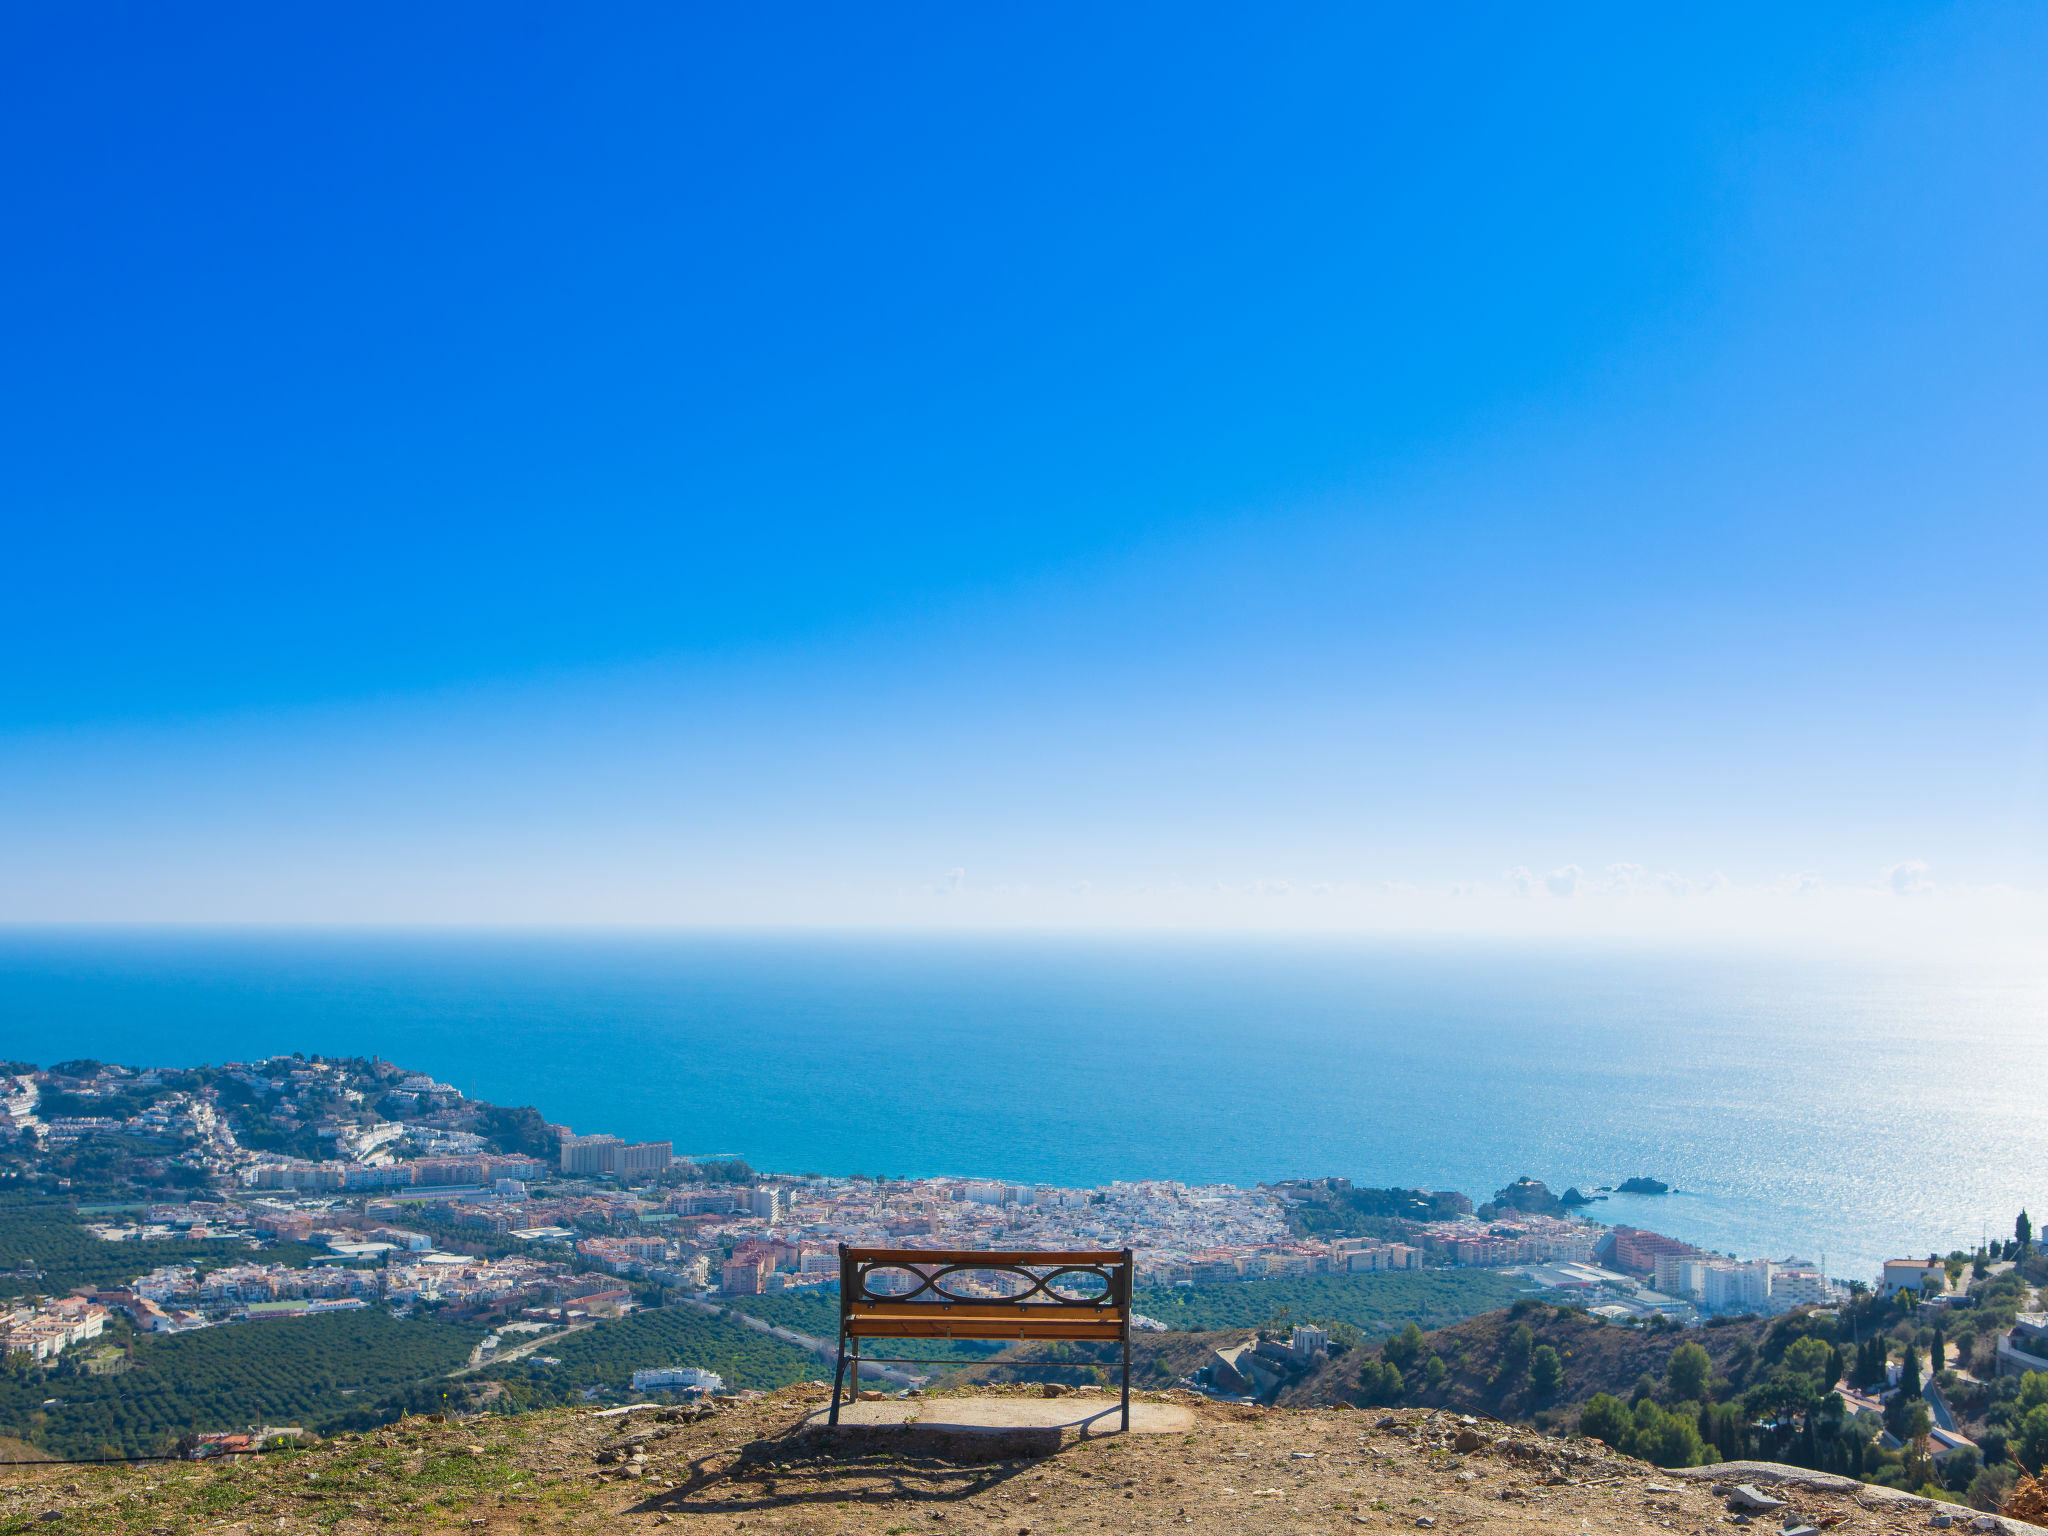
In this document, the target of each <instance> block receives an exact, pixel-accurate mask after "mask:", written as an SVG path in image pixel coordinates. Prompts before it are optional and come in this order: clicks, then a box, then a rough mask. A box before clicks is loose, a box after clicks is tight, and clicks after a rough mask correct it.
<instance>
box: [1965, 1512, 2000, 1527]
mask: <svg viewBox="0 0 2048 1536" xmlns="http://www.w3.org/2000/svg"><path fill="white" fill-rule="evenodd" d="M1970 1529H1971V1530H1973V1531H1997V1530H2003V1529H2004V1527H2003V1526H2001V1525H2000V1524H1999V1523H1998V1516H1996V1515H1979V1516H1978V1517H1977V1518H1976V1519H1974V1520H1972V1521H1971V1522H1970Z"/></svg>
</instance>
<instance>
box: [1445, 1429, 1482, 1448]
mask: <svg viewBox="0 0 2048 1536" xmlns="http://www.w3.org/2000/svg"><path fill="white" fill-rule="evenodd" d="M1484 1444H1486V1437H1485V1436H1484V1435H1482V1434H1480V1433H1479V1431H1478V1430H1476V1429H1461V1430H1459V1431H1458V1438H1457V1439H1455V1440H1453V1441H1452V1442H1451V1449H1452V1450H1454V1451H1476V1450H1478V1449H1479V1447H1480V1446H1482V1445H1484Z"/></svg>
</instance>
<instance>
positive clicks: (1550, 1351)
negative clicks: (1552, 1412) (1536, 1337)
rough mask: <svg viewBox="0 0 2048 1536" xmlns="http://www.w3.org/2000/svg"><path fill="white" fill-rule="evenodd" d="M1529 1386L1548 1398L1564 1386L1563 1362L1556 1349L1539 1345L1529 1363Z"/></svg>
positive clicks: (1546, 1345)
mask: <svg viewBox="0 0 2048 1536" xmlns="http://www.w3.org/2000/svg"><path fill="white" fill-rule="evenodd" d="M1529 1384H1530V1385H1531V1386H1533V1387H1534V1388H1535V1389H1536V1390H1537V1391H1538V1392H1540V1393H1542V1394H1543V1396H1545V1397H1548V1396H1550V1395H1551V1394H1552V1393H1553V1392H1555V1391H1556V1390H1557V1389H1558V1388H1559V1387H1561V1386H1563V1385H1564V1361H1562V1360H1561V1359H1559V1358H1558V1354H1557V1351H1556V1349H1554V1348H1552V1347H1551V1346H1550V1345H1548V1344H1540V1345H1538V1346H1537V1348H1536V1353H1535V1355H1534V1356H1532V1357H1531V1359H1530V1361H1529Z"/></svg>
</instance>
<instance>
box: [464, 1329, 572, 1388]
mask: <svg viewBox="0 0 2048 1536" xmlns="http://www.w3.org/2000/svg"><path fill="white" fill-rule="evenodd" d="M596 1326H597V1324H596V1323H595V1322H584V1323H571V1324H570V1325H569V1326H568V1327H566V1328H563V1329H559V1330H557V1331H556V1332H554V1333H542V1334H536V1335H535V1336H534V1337H532V1338H531V1339H528V1340H527V1341H526V1342H525V1343H524V1344H514V1345H513V1346H512V1347H511V1348H510V1349H501V1350H499V1351H498V1352H497V1353H496V1354H494V1355H492V1356H491V1358H490V1359H488V1360H479V1359H478V1358H477V1353H478V1351H480V1350H481V1349H482V1348H483V1346H482V1345H481V1344H479V1345H478V1346H477V1347H476V1349H473V1350H471V1351H470V1352H469V1364H467V1365H458V1366H457V1367H455V1369H454V1370H452V1371H450V1372H449V1373H448V1379H449V1380H451V1381H452V1380H453V1379H454V1378H456V1377H457V1376H467V1375H468V1374H469V1373H470V1372H471V1371H474V1370H479V1369H481V1368H482V1367H484V1366H486V1365H502V1364H504V1363H505V1362H506V1361H507V1360H517V1359H519V1358H520V1357H522V1356H524V1355H530V1354H532V1353H533V1352H534V1351H535V1350H536V1349H539V1348H540V1347H541V1345H543V1344H552V1343H554V1342H555V1341H556V1340H557V1339H566V1338H567V1337H569V1335H570V1334H572V1333H581V1332H582V1331H583V1330H584V1329H586V1328H595V1327H596Z"/></svg>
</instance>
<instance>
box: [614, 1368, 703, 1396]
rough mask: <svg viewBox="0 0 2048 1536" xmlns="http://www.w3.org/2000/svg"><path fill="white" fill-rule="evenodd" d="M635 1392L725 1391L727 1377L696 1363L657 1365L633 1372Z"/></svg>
mask: <svg viewBox="0 0 2048 1536" xmlns="http://www.w3.org/2000/svg"><path fill="white" fill-rule="evenodd" d="M633 1390H634V1391H635V1392H650V1391H669V1392H723V1391H724V1390H725V1378H724V1377H723V1376H721V1375H719V1374H718V1372H716V1371H703V1370H699V1369H698V1368H697V1367H696V1366H694V1365H657V1366H650V1367H649V1368H648V1369H646V1370H644V1371H635V1372H634V1373H633Z"/></svg>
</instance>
